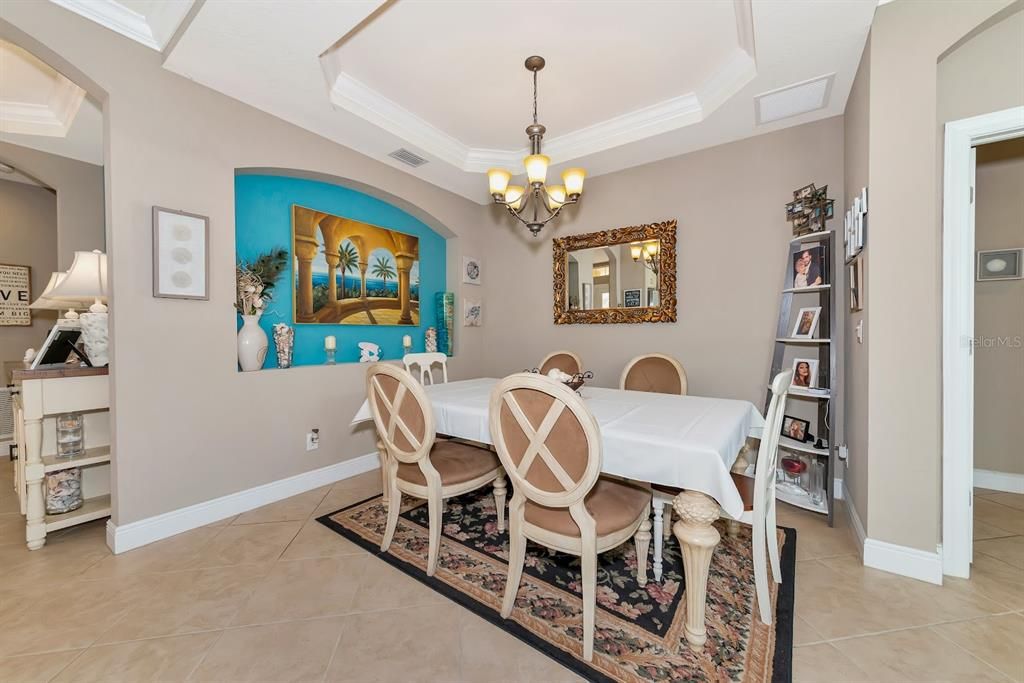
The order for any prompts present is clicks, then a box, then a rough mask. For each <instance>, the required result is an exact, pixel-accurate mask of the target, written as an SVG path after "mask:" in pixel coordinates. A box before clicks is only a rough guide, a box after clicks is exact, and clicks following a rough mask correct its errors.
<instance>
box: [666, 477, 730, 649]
mask: <svg viewBox="0 0 1024 683" xmlns="http://www.w3.org/2000/svg"><path fill="white" fill-rule="evenodd" d="M672 507H673V508H674V509H675V511H676V516H677V517H678V519H679V521H677V522H676V523H675V524H674V525H673V526H672V532H673V533H674V534H675V535H676V539H677V540H678V541H679V545H680V547H681V548H682V551H683V571H684V572H685V576H686V627H685V632H686V642H687V644H689V646H690V648H691V649H692V650H698V651H699V650H700V649H701V648H703V647H704V641H706V640H707V637H708V636H707V626H706V624H705V618H704V610H705V607H706V606H707V593H708V574H709V569H710V567H711V557H712V555H714V553H715V547H716V546H717V545H718V542H719V540H721V536H719V534H718V530H717V529H715V527H714V526H713V524H714V522H715V520H716V519H718V515H719V509H718V503H717V502H715V500H714V499H713V498H711V497H710V496H708V495H705V494H703V493H700V492H699V491H683V492H682V493H680V494H679V495H678V496H676V498H675V500H674V501H673V502H672Z"/></svg>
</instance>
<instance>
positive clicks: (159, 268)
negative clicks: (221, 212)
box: [153, 206, 210, 301]
mask: <svg viewBox="0 0 1024 683" xmlns="http://www.w3.org/2000/svg"><path fill="white" fill-rule="evenodd" d="M209 279H210V219H209V218H207V217H206V216H200V215H199V214H195V213H187V212H185V211H176V210H174V209H165V208H162V207H159V206H154V207H153V296H155V297H163V298H167V299H199V300H203V301H207V300H209V298H210V292H209V288H208V286H207V283H208V281H209Z"/></svg>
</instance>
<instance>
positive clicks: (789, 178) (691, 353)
mask: <svg viewBox="0 0 1024 683" xmlns="http://www.w3.org/2000/svg"><path fill="white" fill-rule="evenodd" d="M808 182H815V183H818V184H819V185H821V184H826V183H827V184H828V185H829V187H830V188H833V194H835V195H837V196H838V195H841V194H842V188H843V122H842V119H841V118H831V119H826V120H824V121H819V122H816V123H811V124H807V125H803V126H799V127H795V128H789V129H786V130H783V131H778V132H774V133H768V134H766V135H762V136H759V137H755V138H750V139H747V140H742V141H739V142H734V143H730V144H727V145H722V146H719V147H713V148H710V149H705V150H701V151H698V152H693V153H691V154H686V155H683V156H679V157H675V158H672V159H666V160H663V161H659V162H656V163H652V164H647V165H645V166H640V167H636V168H632V169H629V170H625V171H620V172H618V173H613V174H609V175H603V176H599V177H596V178H593V179H590V180H588V181H587V183H588V184H587V189H586V192H585V194H584V197H583V200H582V201H581V202H580V204H579V205H578V206H574V207H571V208H569V209H567V210H566V211H565V213H564V214H563V218H562V219H560V220H558V221H556V222H555V223H554V224H553V225H554V226H556V227H554V228H553V229H552V228H549V229H546V230H545V231H543V232H542V233H541V236H540V237H539V238H533V237H530V235H529V233H528V232H527V231H526V230H525V229H523V228H522V227H520V226H518V225H517V224H516V223H514V222H513V221H511V220H510V219H509V218H508V217H507V215H505V214H503V213H502V212H501V211H498V210H494V211H493V212H492V213H491V214H490V216H491V220H490V224H489V225H486V226H484V228H483V230H484V232H486V234H487V235H488V252H487V253H488V256H489V261H488V278H489V281H490V282H500V283H506V284H505V286H504V287H503V288H502V289H501V290H500V294H498V293H497V292H496V293H495V294H494V295H492V296H490V297H488V299H487V321H488V322H487V326H486V327H485V328H482V329H484V330H486V332H487V347H488V349H489V351H490V353H489V355H488V358H487V363H486V365H485V367H486V368H487V370H488V371H489V373H490V374H491V375H494V376H497V375H500V374H502V373H508V372H512V371H517V370H521V369H523V368H527V367H534V366H536V365H537V363H538V362H540V359H541V358H542V357H543V356H544V355H545V354H547V353H548V352H549V351H553V350H555V349H562V348H565V349H572V350H574V351H576V352H578V353H579V354H580V355H581V356H582V357H583V361H584V364H585V365H586V367H587V368H588V369H590V370H593V371H594V373H595V379H594V384H596V385H598V386H617V385H618V382H619V376H620V373H621V372H622V368H623V366H624V365H625V364H626V362H627V361H628V360H629V359H630V358H632V357H634V356H636V355H638V354H640V353H644V352H654V351H658V352H662V353H667V354H670V355H672V356H675V357H676V358H679V359H680V360H681V361H682V363H683V365H684V366H685V367H686V371H687V374H688V377H689V390H690V392H691V393H694V394H703V395H707V396H723V397H730V398H740V399H746V400H749V401H753V402H754V404H755V405H758V406H761V405H762V404H763V402H764V397H765V393H766V386H767V381H768V372H769V366H770V363H771V355H772V342H773V339H774V337H775V329H776V323H777V319H778V311H779V300H780V290H781V288H782V283H783V278H784V275H785V271H786V268H787V259H788V253H789V252H788V243H789V240H790V239H791V238H792V236H793V234H792V229H791V227H790V225H789V223H787V222H786V220H785V216H784V209H783V205H784V204H785V203H786V201H787V200H788V199H789V198H791V197H792V191H793V190H794V189H795V188H798V187H800V186H802V185H805V184H807V183H808ZM671 218H675V219H677V220H678V221H679V230H678V246H677V253H678V278H679V287H678V299H679V309H678V316H679V317H678V319H679V322H677V323H674V324H643V325H601V326H595V325H555V324H554V323H553V321H552V311H551V308H552V275H551V240H552V238H553V237H557V236H562V235H570V234H576V233H585V232H591V231H595V230H604V229H608V228H616V227H624V226H629V225H636V224H640V223H651V222H656V221H662V220H666V219H671ZM838 222H839V221H838V219H836V220H834V221H832V222H831V223H830V227H835V224H836V223H838ZM798 305H799V304H798ZM805 305H810V304H805Z"/></svg>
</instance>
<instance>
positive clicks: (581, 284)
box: [566, 240, 661, 310]
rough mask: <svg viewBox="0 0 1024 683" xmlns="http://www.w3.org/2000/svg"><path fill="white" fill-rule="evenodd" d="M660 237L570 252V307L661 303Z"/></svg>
mask: <svg viewBox="0 0 1024 683" xmlns="http://www.w3.org/2000/svg"><path fill="white" fill-rule="evenodd" d="M660 256H661V243H660V241H659V240H647V241H644V242H632V243H628V244H614V245H610V246H603V247H593V248H590V249H578V250H575V251H570V252H569V253H568V256H567V259H568V262H567V268H566V271H567V276H568V287H567V288H566V298H567V301H566V306H567V308H568V309H569V310H597V309H607V308H649V307H653V306H658V305H659V304H660V294H659V291H658V280H659V278H658V269H659V265H660Z"/></svg>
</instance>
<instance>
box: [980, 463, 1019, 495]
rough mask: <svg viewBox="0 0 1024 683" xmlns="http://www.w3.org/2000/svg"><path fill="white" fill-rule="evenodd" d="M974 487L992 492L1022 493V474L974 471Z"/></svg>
mask: <svg viewBox="0 0 1024 683" xmlns="http://www.w3.org/2000/svg"><path fill="white" fill-rule="evenodd" d="M974 485H975V486H977V487H978V488H983V489H992V490H993V491H1005V492H1006V493H1024V474H1014V473H1013V472H996V471H994V470H979V469H975V470H974Z"/></svg>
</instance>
